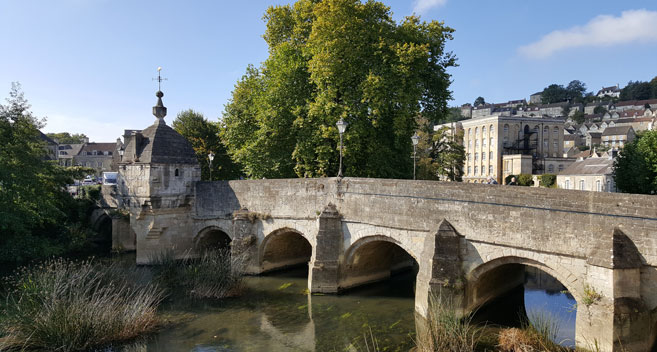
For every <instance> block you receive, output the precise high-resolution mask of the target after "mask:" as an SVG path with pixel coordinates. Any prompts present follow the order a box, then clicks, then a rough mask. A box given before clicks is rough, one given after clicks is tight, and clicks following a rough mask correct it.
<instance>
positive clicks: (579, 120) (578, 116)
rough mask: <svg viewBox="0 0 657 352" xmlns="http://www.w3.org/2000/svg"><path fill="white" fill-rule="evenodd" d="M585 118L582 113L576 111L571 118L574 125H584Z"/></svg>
mask: <svg viewBox="0 0 657 352" xmlns="http://www.w3.org/2000/svg"><path fill="white" fill-rule="evenodd" d="M585 116H586V115H585V114H584V111H581V110H578V111H575V113H574V114H573V116H572V117H571V118H572V119H573V121H575V122H576V123H584V120H585Z"/></svg>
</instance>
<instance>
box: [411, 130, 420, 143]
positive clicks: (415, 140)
mask: <svg viewBox="0 0 657 352" xmlns="http://www.w3.org/2000/svg"><path fill="white" fill-rule="evenodd" d="M411 141H413V145H417V144H418V143H419V142H420V136H418V135H417V132H415V134H414V135H413V137H411Z"/></svg>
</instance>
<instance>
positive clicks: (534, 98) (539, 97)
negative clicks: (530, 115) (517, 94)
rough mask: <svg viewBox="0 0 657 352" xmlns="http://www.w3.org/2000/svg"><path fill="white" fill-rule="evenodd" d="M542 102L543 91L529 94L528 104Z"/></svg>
mask: <svg viewBox="0 0 657 352" xmlns="http://www.w3.org/2000/svg"><path fill="white" fill-rule="evenodd" d="M542 102H543V91H540V92H536V93H534V94H532V95H530V96H529V103H530V104H540V103H542Z"/></svg>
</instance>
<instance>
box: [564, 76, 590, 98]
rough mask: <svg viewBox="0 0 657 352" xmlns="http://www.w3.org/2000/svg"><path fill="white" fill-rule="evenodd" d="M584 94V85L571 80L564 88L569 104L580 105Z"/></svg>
mask: <svg viewBox="0 0 657 352" xmlns="http://www.w3.org/2000/svg"><path fill="white" fill-rule="evenodd" d="M585 94H586V84H584V82H582V81H579V80H573V81H570V83H568V85H567V86H566V99H567V100H569V101H570V102H571V103H580V102H582V101H583V100H584V95H585Z"/></svg>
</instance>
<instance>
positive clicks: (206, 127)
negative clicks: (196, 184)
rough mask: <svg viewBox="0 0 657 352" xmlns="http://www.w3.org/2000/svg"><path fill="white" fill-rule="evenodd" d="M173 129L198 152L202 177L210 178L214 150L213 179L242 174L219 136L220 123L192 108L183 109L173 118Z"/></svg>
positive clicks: (224, 178)
mask: <svg viewBox="0 0 657 352" xmlns="http://www.w3.org/2000/svg"><path fill="white" fill-rule="evenodd" d="M172 126H173V129H175V130H176V132H178V133H180V134H181V135H182V136H183V137H185V138H186V139H187V140H188V141H189V142H190V143H191V144H192V148H194V151H195V152H196V158H197V159H198V163H199V164H200V165H201V179H203V180H209V179H210V162H209V161H210V160H209V158H208V154H210V152H212V153H213V154H214V159H213V161H212V179H213V180H231V179H236V178H238V177H239V176H240V172H239V168H238V167H237V165H235V163H233V161H232V160H231V159H230V157H229V156H228V154H227V153H226V147H225V146H224V144H223V143H222V142H221V139H220V138H219V132H220V125H219V124H218V123H212V122H210V121H208V120H206V119H205V118H204V117H203V114H201V113H198V112H196V111H194V110H192V109H188V110H185V111H181V112H180V113H178V116H176V119H175V120H173V124H172Z"/></svg>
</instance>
